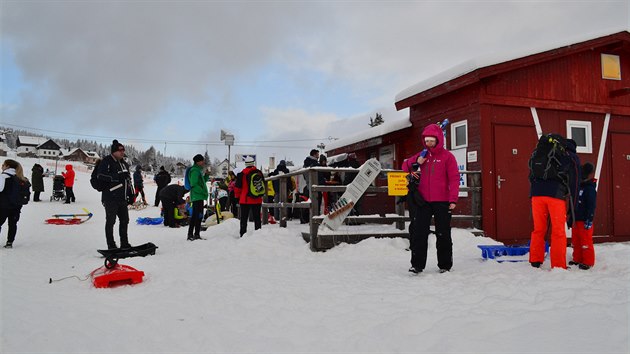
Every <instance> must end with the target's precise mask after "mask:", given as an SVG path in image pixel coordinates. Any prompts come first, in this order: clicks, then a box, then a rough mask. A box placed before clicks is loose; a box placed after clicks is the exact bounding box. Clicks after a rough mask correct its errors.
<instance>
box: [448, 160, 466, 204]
mask: <svg viewBox="0 0 630 354" xmlns="http://www.w3.org/2000/svg"><path fill="white" fill-rule="evenodd" d="M451 152H452V153H453V155H455V159H456V160H457V168H458V169H459V170H460V171H466V166H467V164H466V157H467V154H466V149H457V150H451ZM459 186H460V187H468V179H467V178H466V174H463V173H460V175H459ZM459 196H460V197H468V192H459Z"/></svg>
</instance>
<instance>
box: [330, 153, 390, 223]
mask: <svg viewBox="0 0 630 354" xmlns="http://www.w3.org/2000/svg"><path fill="white" fill-rule="evenodd" d="M380 172H381V163H380V162H378V160H377V159H375V158H372V159H369V160H367V161H366V162H365V163H364V164H363V165H362V166H361V167H360V168H359V173H358V174H357V176H356V177H355V178H354V180H353V181H352V183H350V184H349V185H348V187H347V188H346V191H345V192H344V193H343V195H342V196H341V198H339V200H338V201H337V203H335V205H334V206H333V207H332V209H331V211H330V213H328V215H326V217H324V220H323V221H322V224H321V225H320V226H319V227H320V230H321V229H322V228H323V227H324V226H325V227H327V228H328V229H330V230H337V229H338V228H339V226H341V224H343V221H344V220H345V219H346V217H347V216H348V214H350V211H351V210H352V208H353V207H354V204H355V203H356V202H357V201H358V200H359V198H361V196H362V195H363V193H365V191H366V190H367V188H368V187H369V186H370V184H372V182H374V179H375V178H376V176H378V174H379V173H380Z"/></svg>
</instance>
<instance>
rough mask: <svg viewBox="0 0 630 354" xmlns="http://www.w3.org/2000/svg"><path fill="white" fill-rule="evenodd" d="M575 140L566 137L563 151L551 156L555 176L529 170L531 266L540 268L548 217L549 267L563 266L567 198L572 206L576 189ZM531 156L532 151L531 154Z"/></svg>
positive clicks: (578, 169) (577, 161)
mask: <svg viewBox="0 0 630 354" xmlns="http://www.w3.org/2000/svg"><path fill="white" fill-rule="evenodd" d="M576 146H577V145H576V143H575V141H574V140H572V139H566V146H565V147H563V150H564V151H566V152H565V153H562V154H560V155H559V156H558V157H557V158H556V159H555V160H556V161H557V162H558V168H557V170H558V171H560V173H561V175H560V176H559V177H558V178H555V177H553V178H551V177H550V178H542V177H535V176H534V174H533V172H532V171H530V174H529V182H530V193H529V195H530V197H531V200H532V218H533V221H534V229H533V230H532V233H531V241H530V246H529V263H530V264H531V266H532V267H534V268H540V266H541V265H542V263H543V261H544V260H545V235H546V234H547V231H548V219H550V220H551V255H550V258H551V267H552V268H563V269H566V268H567V259H566V258H567V255H566V252H567V234H566V231H565V227H564V225H565V222H566V224H567V225H568V226H569V228H571V227H572V226H573V220H572V218H568V219H567V199H569V200H571V202H572V203H573V204H572V205H570V208H573V210H575V207H576V203H577V198H576V197H577V194H578V190H579V176H580V158H579V157H578V156H577V154H576ZM532 156H533V154H532Z"/></svg>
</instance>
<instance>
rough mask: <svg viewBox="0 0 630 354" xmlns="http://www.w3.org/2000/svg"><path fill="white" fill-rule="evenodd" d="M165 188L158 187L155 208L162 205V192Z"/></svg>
mask: <svg viewBox="0 0 630 354" xmlns="http://www.w3.org/2000/svg"><path fill="white" fill-rule="evenodd" d="M164 187H166V186H158V187H157V191H155V206H159V205H160V192H161V191H162V189H164Z"/></svg>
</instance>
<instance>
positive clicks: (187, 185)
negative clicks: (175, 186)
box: [184, 166, 192, 191]
mask: <svg viewBox="0 0 630 354" xmlns="http://www.w3.org/2000/svg"><path fill="white" fill-rule="evenodd" d="M191 168H192V166H190V167H188V168H186V173H185V174H184V188H186V190H187V191H189V190H190V169H191Z"/></svg>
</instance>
